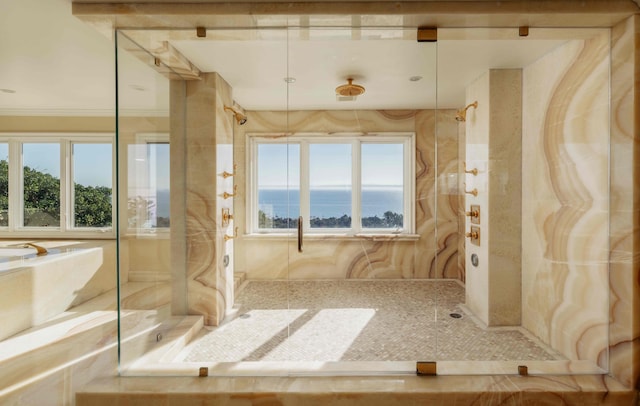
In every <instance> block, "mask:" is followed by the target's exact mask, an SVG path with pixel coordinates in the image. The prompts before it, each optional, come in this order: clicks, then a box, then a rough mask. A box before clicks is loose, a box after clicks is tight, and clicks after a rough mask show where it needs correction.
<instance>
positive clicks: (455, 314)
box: [449, 313, 462, 319]
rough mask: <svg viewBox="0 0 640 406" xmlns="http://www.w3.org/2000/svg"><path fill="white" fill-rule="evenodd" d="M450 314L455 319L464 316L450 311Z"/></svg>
mask: <svg viewBox="0 0 640 406" xmlns="http://www.w3.org/2000/svg"><path fill="white" fill-rule="evenodd" d="M449 316H451V317H453V318H454V319H461V318H462V315H461V314H460V313H449Z"/></svg>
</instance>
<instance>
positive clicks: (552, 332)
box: [522, 32, 610, 369]
mask: <svg viewBox="0 0 640 406" xmlns="http://www.w3.org/2000/svg"><path fill="white" fill-rule="evenodd" d="M609 63H610V58H609V35H608V32H603V33H602V34H601V35H598V36H595V37H593V38H590V39H587V40H573V41H568V42H567V43H566V44H564V45H562V46H561V47H558V48H556V49H555V50H554V51H552V52H551V53H549V54H547V55H546V56H544V57H543V58H541V59H539V60H538V61H536V62H535V63H533V64H531V65H529V66H527V67H525V68H524V72H523V111H524V112H525V114H524V121H523V137H522V139H523V145H522V149H523V151H524V153H523V159H522V185H523V189H522V273H523V278H522V309H523V313H522V325H523V326H524V327H525V328H527V329H528V330H529V331H531V332H532V333H534V334H535V335H536V336H538V337H539V338H540V339H542V340H543V341H544V342H545V343H547V344H549V345H550V346H551V347H553V348H554V349H556V350H557V351H560V352H561V353H562V354H563V355H564V356H566V357H567V358H569V359H573V360H589V361H592V362H593V363H594V364H598V365H600V366H601V367H602V368H605V369H606V368H607V367H608V360H607V351H606V349H607V335H608V325H607V324H608V321H609V304H608V300H609V289H608V284H609V281H608V259H609V250H608V247H609V241H608V238H609V236H608V233H609V179H608V173H609V157H608V150H609V125H608V123H609V73H610V72H609Z"/></svg>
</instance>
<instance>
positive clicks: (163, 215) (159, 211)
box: [127, 134, 171, 233]
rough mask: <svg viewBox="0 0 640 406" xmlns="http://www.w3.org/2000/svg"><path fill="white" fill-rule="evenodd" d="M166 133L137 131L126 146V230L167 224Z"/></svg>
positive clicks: (149, 229)
mask: <svg viewBox="0 0 640 406" xmlns="http://www.w3.org/2000/svg"><path fill="white" fill-rule="evenodd" d="M169 152H170V151H169V135H168V134H138V135H137V136H136V143H135V144H130V145H129V146H128V157H129V160H128V168H129V169H128V170H129V173H128V193H127V206H128V213H127V223H128V224H127V225H128V228H129V232H130V233H135V232H142V233H152V232H155V231H158V230H166V229H168V227H169V226H170V197H171V195H170V191H169V190H170V189H169V180H170V177H169V176H170V175H169V174H170V166H169V158H170V155H169Z"/></svg>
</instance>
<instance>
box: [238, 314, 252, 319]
mask: <svg viewBox="0 0 640 406" xmlns="http://www.w3.org/2000/svg"><path fill="white" fill-rule="evenodd" d="M238 317H240V318H241V319H248V318H249V317H251V315H250V314H249V313H245V314H241V315H240V316H238Z"/></svg>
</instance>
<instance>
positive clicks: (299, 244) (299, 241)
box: [298, 216, 302, 252]
mask: <svg viewBox="0 0 640 406" xmlns="http://www.w3.org/2000/svg"><path fill="white" fill-rule="evenodd" d="M298 252H302V216H300V217H298Z"/></svg>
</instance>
